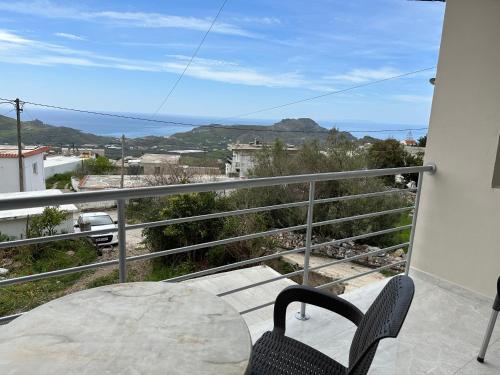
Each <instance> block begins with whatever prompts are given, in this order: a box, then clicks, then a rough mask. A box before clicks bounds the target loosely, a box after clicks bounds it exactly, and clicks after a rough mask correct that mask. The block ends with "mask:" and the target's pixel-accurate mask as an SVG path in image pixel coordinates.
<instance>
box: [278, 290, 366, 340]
mask: <svg viewBox="0 0 500 375" xmlns="http://www.w3.org/2000/svg"><path fill="white" fill-rule="evenodd" d="M292 302H304V303H308V304H311V305H315V306H318V307H322V308H324V309H327V310H330V311H332V312H335V313H337V314H339V315H341V316H343V317H344V318H347V319H349V320H350V321H351V322H353V323H354V324H356V325H359V323H360V322H361V319H363V316H364V314H363V313H362V312H361V310H359V309H358V308H357V307H356V306H354V305H353V304H352V303H350V302H348V301H346V300H345V299H343V298H340V297H337V296H336V295H334V294H331V293H328V292H324V291H321V290H318V289H315V288H312V287H310V286H304V285H292V286H289V287H287V288H285V289H284V290H283V291H282V292H281V293H280V294H279V295H278V297H277V298H276V302H275V304H274V331H275V332H279V333H282V334H284V333H285V322H286V309H287V307H288V305H289V304H290V303H292Z"/></svg>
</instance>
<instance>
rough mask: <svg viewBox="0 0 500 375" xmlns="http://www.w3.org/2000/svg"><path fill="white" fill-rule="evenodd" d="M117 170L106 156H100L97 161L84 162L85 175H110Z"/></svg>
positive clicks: (88, 160)
mask: <svg viewBox="0 0 500 375" xmlns="http://www.w3.org/2000/svg"><path fill="white" fill-rule="evenodd" d="M115 169H116V167H115V165H114V164H113V163H111V161H110V160H109V159H108V158H105V157H104V156H98V157H96V158H95V159H87V160H85V161H84V162H83V173H84V174H109V173H111V172H113V171H114V170H115Z"/></svg>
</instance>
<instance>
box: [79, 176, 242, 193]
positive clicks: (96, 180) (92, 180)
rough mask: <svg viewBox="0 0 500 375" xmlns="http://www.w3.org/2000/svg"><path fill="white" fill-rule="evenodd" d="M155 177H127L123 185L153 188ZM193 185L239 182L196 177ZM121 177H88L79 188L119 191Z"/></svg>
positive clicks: (193, 177)
mask: <svg viewBox="0 0 500 375" xmlns="http://www.w3.org/2000/svg"><path fill="white" fill-rule="evenodd" d="M159 177H160V178H165V179H166V178H168V175H162V176H159ZM155 178H156V176H155V175H125V176H124V178H123V185H124V187H126V188H134V187H135V188H137V187H146V186H152V183H154V181H155ZM190 180H191V182H192V183H199V182H221V181H233V180H239V178H237V177H226V176H225V175H196V176H192V177H190ZM120 181H121V176H120V175H87V176H85V177H84V178H83V179H82V180H81V181H80V184H79V185H78V187H79V188H80V189H85V190H103V189H119V188H120Z"/></svg>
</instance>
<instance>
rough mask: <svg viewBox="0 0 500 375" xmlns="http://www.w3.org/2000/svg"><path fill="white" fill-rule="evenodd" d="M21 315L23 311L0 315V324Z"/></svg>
mask: <svg viewBox="0 0 500 375" xmlns="http://www.w3.org/2000/svg"><path fill="white" fill-rule="evenodd" d="M21 315H23V313H19V314H13V315H6V316H2V317H0V325H2V324H7V323H9V322H11V321H13V320H14V319H16V318H19V317H20V316H21Z"/></svg>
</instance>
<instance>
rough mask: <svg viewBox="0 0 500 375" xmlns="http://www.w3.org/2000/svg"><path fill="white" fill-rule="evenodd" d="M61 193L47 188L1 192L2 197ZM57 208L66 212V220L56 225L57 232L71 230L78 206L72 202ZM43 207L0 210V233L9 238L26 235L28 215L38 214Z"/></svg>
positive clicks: (40, 195)
mask: <svg viewBox="0 0 500 375" xmlns="http://www.w3.org/2000/svg"><path fill="white" fill-rule="evenodd" d="M59 194H63V193H62V191H61V190H57V189H48V190H41V191H26V192H16V193H3V194H2V198H5V199H9V198H18V197H43V196H47V195H59ZM59 208H60V209H61V210H62V211H64V212H67V213H68V217H67V218H66V220H65V221H64V222H63V223H62V224H61V225H59V226H58V227H57V231H58V233H71V232H73V225H74V221H75V218H74V217H73V216H74V214H75V213H76V212H78V208H77V207H76V206H75V205H74V204H64V205H61V206H59ZM44 209H45V207H32V208H22V209H17V210H3V211H0V233H2V234H5V235H7V236H9V237H10V238H11V239H20V238H25V237H26V226H27V222H28V220H29V219H28V218H29V217H33V216H37V215H40V214H41V213H42V212H43V210H44Z"/></svg>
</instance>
